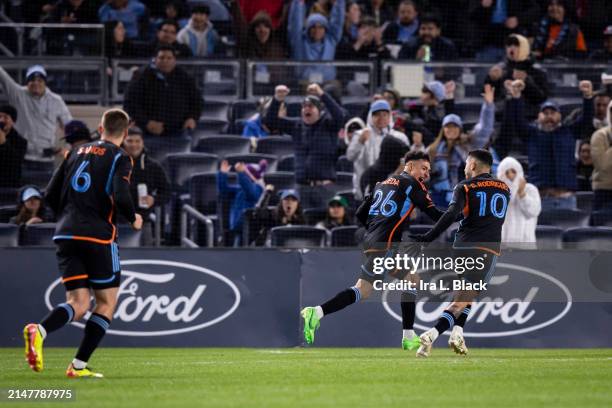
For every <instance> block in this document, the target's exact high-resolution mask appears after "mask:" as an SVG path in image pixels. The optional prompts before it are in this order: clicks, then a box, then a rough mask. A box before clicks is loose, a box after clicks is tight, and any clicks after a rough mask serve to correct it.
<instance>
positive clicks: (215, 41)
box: [178, 5, 221, 57]
mask: <svg viewBox="0 0 612 408" xmlns="http://www.w3.org/2000/svg"><path fill="white" fill-rule="evenodd" d="M209 17H210V9H209V8H208V6H207V5H202V6H195V7H194V8H193V9H192V10H191V18H190V19H189V24H187V27H185V28H183V29H182V30H181V32H180V33H179V34H178V42H179V43H181V44H184V45H186V46H188V47H189V49H190V50H191V54H193V55H194V56H196V57H211V56H213V55H220V54H221V41H220V39H219V34H217V31H216V30H215V29H214V28H213V24H212V22H211V21H210V19H209Z"/></svg>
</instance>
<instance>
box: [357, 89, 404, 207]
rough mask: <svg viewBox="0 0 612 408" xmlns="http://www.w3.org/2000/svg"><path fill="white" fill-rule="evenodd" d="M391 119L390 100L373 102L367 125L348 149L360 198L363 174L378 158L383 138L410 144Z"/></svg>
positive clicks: (359, 197)
mask: <svg viewBox="0 0 612 408" xmlns="http://www.w3.org/2000/svg"><path fill="white" fill-rule="evenodd" d="M391 119H392V117H391V105H389V102H387V101H386V100H384V99H379V100H376V101H374V102H372V104H371V105H370V111H369V113H368V125H367V127H366V128H365V129H363V130H361V131H359V132H357V133H355V135H354V136H353V138H352V139H351V143H350V144H349V146H348V148H347V149H346V157H347V158H348V159H349V160H350V161H352V162H353V192H354V193H355V198H356V199H358V200H359V199H361V198H362V197H363V195H362V191H361V188H360V180H361V176H362V175H363V173H364V171H366V169H367V168H368V167H370V166H372V165H373V164H374V162H376V160H377V159H378V157H379V155H380V146H381V144H382V141H383V139H384V138H386V137H393V138H396V139H398V140H400V141H401V142H402V143H403V144H404V145H406V146H408V147H409V146H410V142H409V141H408V137H406V135H405V134H403V133H402V132H399V131H397V130H395V129H393V123H392V121H391Z"/></svg>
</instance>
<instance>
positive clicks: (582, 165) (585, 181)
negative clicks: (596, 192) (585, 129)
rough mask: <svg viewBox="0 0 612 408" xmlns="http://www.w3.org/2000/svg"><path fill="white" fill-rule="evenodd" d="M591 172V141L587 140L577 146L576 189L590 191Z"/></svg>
mask: <svg viewBox="0 0 612 408" xmlns="http://www.w3.org/2000/svg"><path fill="white" fill-rule="evenodd" d="M592 174H593V158H592V157H591V143H590V142H589V141H587V140H583V141H581V142H580V145H579V146H578V160H577V161H576V182H577V183H578V188H577V190H578V191H591V183H592V179H591V175H592Z"/></svg>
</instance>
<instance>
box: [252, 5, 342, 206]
mask: <svg viewBox="0 0 612 408" xmlns="http://www.w3.org/2000/svg"><path fill="white" fill-rule="evenodd" d="M336 4H337V3H336ZM288 94H289V88H287V87H286V86H285V85H278V86H277V87H276V89H275V90H274V98H273V99H272V103H271V104H270V108H269V109H268V111H267V112H266V114H265V115H264V118H263V123H264V125H266V126H267V127H268V128H270V129H271V130H273V131H279V132H280V133H282V134H286V135H290V136H291V137H292V138H293V145H294V148H295V181H296V183H297V185H298V191H299V193H300V196H301V198H302V205H303V206H304V208H312V207H324V206H326V204H327V201H328V200H329V199H330V198H331V197H332V196H334V195H335V193H336V185H335V181H336V160H337V158H338V140H339V139H338V132H339V131H340V129H342V127H343V126H344V123H345V122H346V117H345V116H346V115H345V111H344V109H342V107H340V105H338V103H337V102H336V101H335V100H334V98H332V97H331V96H330V95H329V94H327V93H326V92H324V91H323V89H321V87H320V86H319V85H317V84H311V85H309V86H308V89H307V94H308V95H307V96H306V97H305V98H304V100H303V102H302V111H301V116H300V117H299V118H281V117H279V116H278V110H279V108H280V106H281V104H282V102H283V101H284V100H285V98H286V97H287V95H288ZM323 105H325V109H326V111H327V112H324V111H323Z"/></svg>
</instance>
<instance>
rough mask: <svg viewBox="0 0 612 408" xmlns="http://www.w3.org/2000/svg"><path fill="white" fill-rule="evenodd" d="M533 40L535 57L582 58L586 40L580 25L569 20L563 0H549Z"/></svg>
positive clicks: (584, 54)
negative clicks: (545, 13) (545, 12)
mask: <svg viewBox="0 0 612 408" xmlns="http://www.w3.org/2000/svg"><path fill="white" fill-rule="evenodd" d="M547 10H548V12H547V15H546V16H545V17H544V18H542V20H541V21H540V23H539V25H538V27H537V30H536V33H535V34H536V35H535V40H534V42H533V53H534V55H535V56H536V57H537V58H556V57H560V58H584V57H585V56H586V52H587V46H586V42H585V41H584V36H583V35H582V31H580V27H578V25H576V24H574V23H572V22H571V21H570V18H569V16H568V15H567V11H568V9H567V6H566V1H565V0H549V1H548V9H547Z"/></svg>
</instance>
